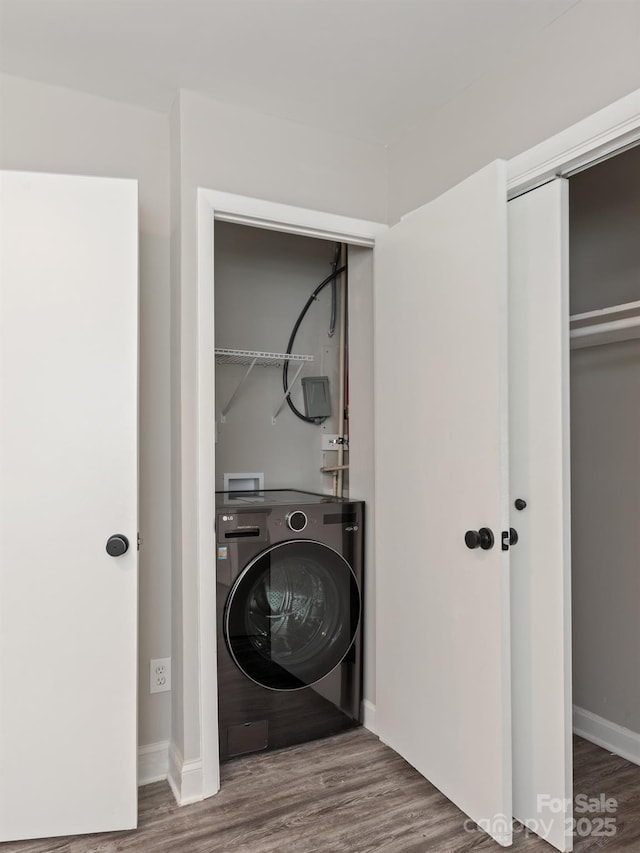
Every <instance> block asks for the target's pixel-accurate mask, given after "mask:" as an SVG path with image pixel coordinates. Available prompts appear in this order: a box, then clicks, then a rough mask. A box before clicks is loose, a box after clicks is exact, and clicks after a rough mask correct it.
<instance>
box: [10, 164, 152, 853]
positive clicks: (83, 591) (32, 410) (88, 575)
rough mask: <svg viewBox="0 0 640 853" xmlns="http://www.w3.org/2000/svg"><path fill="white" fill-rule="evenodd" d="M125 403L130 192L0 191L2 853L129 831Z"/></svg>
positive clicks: (32, 178) (132, 593) (133, 592)
mask: <svg viewBox="0 0 640 853" xmlns="http://www.w3.org/2000/svg"><path fill="white" fill-rule="evenodd" d="M137 391H138V187H137V183H136V181H132V180H128V179H124V180H120V179H116V178H94V177H76V176H72V175H47V174H34V173H26V172H2V173H0V542H1V548H0V693H1V694H2V698H1V699H0V841H12V840H15V839H22V838H42V837H49V836H54V835H72V834H77V833H85V832H102V831H106V830H117V829H129V828H132V827H135V826H136V823H137V809H138V802H137V793H138V792H137V779H136V761H137V698H138V696H137V674H138V672H137V660H138V595H137V593H138V552H137V548H136V538H137V531H138V423H137V421H138V403H137V398H138V394H137ZM114 845H116V846H117V842H114ZM0 846H1V845H0ZM27 846H30V845H27ZM78 846H79V847H84V846H85V845H84V844H82V843H80V842H79V843H78ZM91 846H92V845H91ZM40 849H42V847H40ZM48 849H50V850H54V849H56V850H60V849H69V845H67V844H66V843H64V844H63V843H61V844H60V845H59V844H56V843H55V842H53V841H52V842H51V843H50V844H49V846H48Z"/></svg>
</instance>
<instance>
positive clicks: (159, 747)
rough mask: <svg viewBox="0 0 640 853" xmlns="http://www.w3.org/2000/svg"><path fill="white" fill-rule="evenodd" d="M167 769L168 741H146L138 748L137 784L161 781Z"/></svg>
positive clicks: (165, 776) (164, 777) (165, 775)
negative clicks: (146, 742)
mask: <svg viewBox="0 0 640 853" xmlns="http://www.w3.org/2000/svg"><path fill="white" fill-rule="evenodd" d="M168 770H169V741H168V740H162V741H159V742H158V743H148V744H146V745H145V746H141V747H139V748H138V786H142V785H150V784H151V783H152V782H162V781H163V780H164V779H166V778H167V773H168Z"/></svg>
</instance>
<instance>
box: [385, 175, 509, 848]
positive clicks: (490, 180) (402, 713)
mask: <svg viewBox="0 0 640 853" xmlns="http://www.w3.org/2000/svg"><path fill="white" fill-rule="evenodd" d="M374 334H375V338H374V340H375V442H376V450H375V460H376V481H375V492H376V513H375V519H374V521H373V523H374V524H375V548H376V632H377V634H376V650H377V651H376V655H377V657H376V661H377V679H376V706H377V712H376V713H377V716H376V725H377V730H378V734H379V735H380V738H381V739H382V740H383V741H384V742H385V743H387V744H388V745H389V746H391V747H392V748H393V749H395V750H396V751H397V752H399V753H400V754H401V755H402V756H403V757H404V758H405V759H406V760H407V761H408V762H409V763H410V764H412V765H413V766H414V767H415V768H417V769H418V770H419V771H420V773H422V774H423V775H424V776H425V777H426V778H427V779H429V780H430V781H431V782H432V783H433V784H434V785H435V786H436V787H438V788H439V789H440V790H441V791H442V792H443V793H444V794H445V795H446V796H447V797H449V798H450V799H451V800H452V801H453V802H454V803H455V804H456V805H458V806H459V807H460V809H462V811H463V812H465V813H466V814H467V815H469V816H470V817H471V818H472V819H473V820H475V821H478V822H480V823H481V825H482V826H484V827H485V828H486V829H487V831H488V832H489V833H490V834H491V835H492V836H493V837H494V838H496V839H497V840H498V841H499V842H500V843H501V844H503V845H507V844H509V843H510V842H511V685H510V633H509V631H510V629H509V551H508V550H502V548H501V531H503V530H506V528H507V527H508V447H507V415H508V411H507V204H506V182H505V169H504V164H503V163H494V164H492V165H491V166H488V167H487V168H485V169H483V170H482V171H481V172H479V173H477V174H475V175H473V176H472V177H471V178H469V179H467V180H466V181H464V182H463V183H462V184H459V185H458V186H456V187H454V188H453V189H451V190H450V191H448V192H447V193H445V194H444V195H442V196H440V197H439V198H437V199H436V200H434V201H433V202H431V203H430V204H427V205H426V206H424V207H422V208H420V209H419V210H416V211H414V212H413V213H411V214H409V215H408V216H406V217H405V218H404V219H403V220H402V221H401V222H400V223H399V224H398V225H396V226H394V227H393V228H391V229H390V230H389V231H388V232H387V233H386V234H385V235H383V236H382V237H381V238H379V239H378V240H377V241H376V249H375V325H374ZM492 538H493V541H492ZM465 539H466V541H465ZM473 546H479V547H473ZM463 825H464V816H461V819H460V823H459V826H457V827H456V831H458V830H459V832H460V833H461V834H462V835H463V834H464V826H463Z"/></svg>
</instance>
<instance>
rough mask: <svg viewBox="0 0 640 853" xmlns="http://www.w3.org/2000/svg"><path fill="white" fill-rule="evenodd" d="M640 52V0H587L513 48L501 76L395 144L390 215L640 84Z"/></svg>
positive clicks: (481, 83) (498, 64)
mask: <svg viewBox="0 0 640 853" xmlns="http://www.w3.org/2000/svg"><path fill="white" fill-rule="evenodd" d="M638 56H640V3H637V2H634V0H610V2H604V0H583V2H580V3H578V4H576V5H573V6H572V7H571V8H570V9H569V11H568V12H567V13H566V14H565V15H563V16H562V17H561V18H560V19H559V20H556V21H555V22H554V24H553V27H551V28H549V29H548V30H543V31H542V32H541V33H539V34H538V35H537V36H536V37H535V38H533V39H531V40H530V41H529V42H528V43H526V44H510V45H505V46H504V53H503V55H502V56H499V57H496V59H495V66H494V70H493V71H492V72H489V73H487V74H485V75H484V76H482V77H481V78H480V79H479V80H477V81H476V82H475V83H474V84H473V85H471V86H469V88H468V89H466V90H465V91H464V92H463V93H462V95H460V96H459V97H458V98H455V99H454V100H453V101H451V102H449V103H448V104H445V105H444V106H443V107H442V108H441V109H440V110H439V111H438V112H437V113H436V114H435V115H433V116H431V117H430V118H429V119H428V120H426V121H425V120H422V121H420V120H418V122H417V123H416V127H415V128H414V129H413V131H412V132H411V133H409V134H408V135H407V136H406V137H405V138H403V139H401V140H399V141H397V142H395V143H394V144H392V145H391V146H390V149H389V175H390V178H389V181H390V190H389V221H390V222H395V221H397V220H398V219H399V218H400V216H401V215H402V214H404V213H406V212H408V211H410V210H413V209H414V208H416V207H418V206H419V205H421V204H424V203H426V202H427V201H429V200H430V199H432V198H435V197H436V196H438V195H440V193H442V192H443V191H444V190H446V189H447V188H448V187H450V186H452V185H453V184H455V183H458V182H459V181H461V180H462V179H463V178H465V177H467V176H468V175H470V174H472V173H473V172H475V171H477V170H478V169H480V168H481V167H482V166H484V165H485V164H487V163H489V162H491V161H492V160H495V159H497V158H506V159H508V158H510V157H513V156H515V155H516V154H519V153H520V152H522V151H525V150H527V149H528V148H531V147H533V146H534V145H536V144H537V143H538V142H541V141H543V140H545V139H547V138H549V137H550V136H553V135H554V134H556V133H558V132H559V131H561V130H563V129H564V128H566V127H569V126H570V125H572V124H574V123H575V122H577V121H579V120H580V119H582V118H585V117H587V116H589V115H591V114H592V113H595V112H596V111H597V110H599V109H602V108H603V107H605V106H607V105H608V104H610V103H612V102H613V101H615V100H617V99H618V98H621V97H622V96H623V95H626V94H628V93H629V92H632V91H634V90H635V89H638V88H640V62H639V61H638ZM558 69H561V73H558ZM418 112H419V105H418V106H417V115H418Z"/></svg>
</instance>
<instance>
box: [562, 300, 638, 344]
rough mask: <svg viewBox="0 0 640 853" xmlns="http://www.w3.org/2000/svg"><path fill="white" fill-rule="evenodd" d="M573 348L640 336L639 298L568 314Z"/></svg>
mask: <svg viewBox="0 0 640 853" xmlns="http://www.w3.org/2000/svg"><path fill="white" fill-rule="evenodd" d="M569 327H570V330H571V331H570V337H571V349H581V348H583V347H593V346H600V345H602V344H611V343H616V342H618V341H628V340H633V339H635V338H639V337H640V302H627V303H625V304H623V305H613V306H612V307H611V308H602V309H601V310H599V311H588V312H586V313H584V314H573V315H572V316H571V317H570V318H569Z"/></svg>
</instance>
